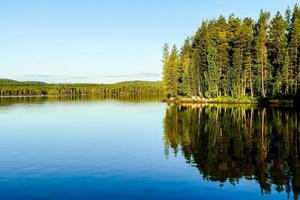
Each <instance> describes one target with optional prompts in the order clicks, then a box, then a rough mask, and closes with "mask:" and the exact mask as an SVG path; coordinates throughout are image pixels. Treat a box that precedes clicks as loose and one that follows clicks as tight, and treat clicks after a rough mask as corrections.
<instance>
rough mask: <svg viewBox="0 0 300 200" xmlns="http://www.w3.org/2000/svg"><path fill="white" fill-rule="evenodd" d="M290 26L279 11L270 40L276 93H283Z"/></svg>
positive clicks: (270, 61) (272, 22)
mask: <svg viewBox="0 0 300 200" xmlns="http://www.w3.org/2000/svg"><path fill="white" fill-rule="evenodd" d="M287 28H288V23H287V21H286V20H285V19H284V18H283V16H282V15H281V14H280V12H277V13H276V15H275V17H274V18H273V19H272V20H271V23H270V31H269V41H268V58H269V63H270V64H271V65H272V68H273V69H274V72H273V74H272V76H273V77H274V80H273V93H274V95H277V96H278V95H282V87H283V77H282V74H283V73H282V72H283V67H284V64H285V62H286V60H285V57H286V52H287V38H286V31H287Z"/></svg>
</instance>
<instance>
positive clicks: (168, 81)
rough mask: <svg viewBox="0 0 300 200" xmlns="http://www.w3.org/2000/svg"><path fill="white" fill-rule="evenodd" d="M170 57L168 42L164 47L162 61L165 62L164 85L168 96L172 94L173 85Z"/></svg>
mask: <svg viewBox="0 0 300 200" xmlns="http://www.w3.org/2000/svg"><path fill="white" fill-rule="evenodd" d="M169 57H170V52H169V44H168V43H166V44H165V45H164V47H163V58H162V63H163V87H164V90H165V92H166V94H167V96H169V95H170V87H171V77H170V76H171V69H170V65H169Z"/></svg>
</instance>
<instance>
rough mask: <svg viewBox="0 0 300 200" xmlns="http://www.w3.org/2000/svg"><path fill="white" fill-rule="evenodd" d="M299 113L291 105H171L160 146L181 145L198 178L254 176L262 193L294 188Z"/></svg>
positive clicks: (299, 170)
mask: <svg viewBox="0 0 300 200" xmlns="http://www.w3.org/2000/svg"><path fill="white" fill-rule="evenodd" d="M299 115H300V113H299V112H297V111H295V110H293V108H256V107H253V106H236V107H235V106H231V107H230V106H196V107H192V106H176V105H171V106H170V107H169V108H168V109H167V111H166V116H165V120H164V137H165V146H166V147H165V151H166V154H168V153H169V151H170V149H172V150H173V151H174V152H175V155H176V154H177V153H178V151H182V154H183V155H184V157H185V158H186V160H187V162H188V163H189V164H191V165H193V166H195V167H197V168H198V170H199V172H200V173H201V175H202V176H203V179H205V180H208V181H214V182H220V183H221V184H222V183H224V182H226V181H229V182H230V183H232V184H233V185H236V184H238V183H239V180H240V179H242V178H245V179H248V180H256V181H257V182H258V183H259V185H260V187H261V192H262V193H263V194H269V193H271V191H272V188H275V189H276V191H278V192H282V191H286V192H287V193H288V194H290V193H291V192H293V194H294V197H295V199H297V197H298V194H299V192H300V159H299V150H300V147H299V144H300V137H299V135H300V121H298V120H300V116H299Z"/></svg>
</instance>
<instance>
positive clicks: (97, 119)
mask: <svg viewBox="0 0 300 200" xmlns="http://www.w3.org/2000/svg"><path fill="white" fill-rule="evenodd" d="M167 107H168V106H167V105H166V104H163V103H160V102H146V103H145V102H144V103H137V102H136V103H131V102H122V101H113V100H105V101H86V102H85V101H82V102H72V101H68V102H65V101H49V102H48V101H45V102H42V103H20V104H19V103H14V104H9V105H3V106H1V107H0V127H1V134H0V199H189V198H193V199H287V197H288V194H287V193H286V192H284V191H283V192H277V191H275V190H274V188H273V189H272V191H271V193H270V194H264V195H263V194H262V192H261V189H260V186H259V184H258V183H257V182H256V181H254V180H246V179H243V178H242V179H240V180H239V183H238V184H235V185H233V184H230V183H229V182H225V183H224V184H221V183H220V182H218V181H209V180H204V179H203V178H202V174H201V173H200V172H199V170H197V168H196V167H195V166H193V165H191V164H189V163H187V160H186V158H185V157H184V156H183V154H182V152H178V153H177V154H175V153H174V152H169V153H168V154H166V152H165V151H166V147H165V139H164V124H163V121H164V117H165V114H166V109H167ZM171 151H172V150H171ZM291 198H292V194H291Z"/></svg>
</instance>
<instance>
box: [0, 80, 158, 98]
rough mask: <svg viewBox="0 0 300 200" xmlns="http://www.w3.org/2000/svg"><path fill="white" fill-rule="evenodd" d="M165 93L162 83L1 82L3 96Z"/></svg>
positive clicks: (151, 94) (155, 94) (155, 95)
mask: <svg viewBox="0 0 300 200" xmlns="http://www.w3.org/2000/svg"><path fill="white" fill-rule="evenodd" d="M162 93H163V88H162V84H161V82H160V81H154V82H152V81H128V82H121V83H115V84H47V83H43V82H19V81H14V80H7V79H2V80H0V97H1V96H51V95H53V96H66V95H68V96H76V95H77V96H78V95H90V96H92V95H96V96H101V97H110V98H111V97H118V96H120V97H127V96H129V97H134V96H143V97H146V96H147V97H157V96H161V95H162Z"/></svg>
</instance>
